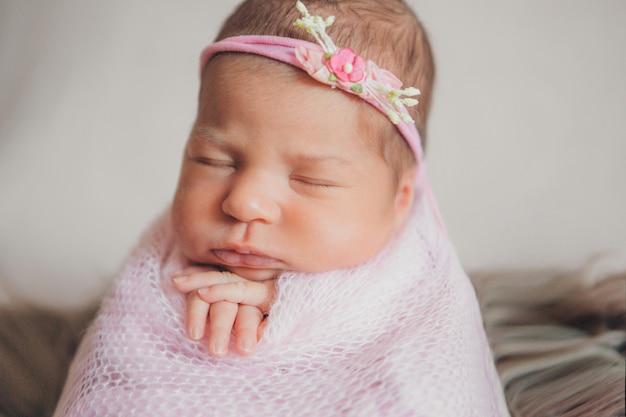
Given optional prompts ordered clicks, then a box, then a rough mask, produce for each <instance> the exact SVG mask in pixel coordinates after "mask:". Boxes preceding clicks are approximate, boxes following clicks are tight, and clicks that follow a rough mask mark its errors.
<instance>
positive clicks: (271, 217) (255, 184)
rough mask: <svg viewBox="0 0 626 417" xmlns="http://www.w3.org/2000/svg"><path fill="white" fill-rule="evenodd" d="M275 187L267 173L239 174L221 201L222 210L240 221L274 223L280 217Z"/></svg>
mask: <svg viewBox="0 0 626 417" xmlns="http://www.w3.org/2000/svg"><path fill="white" fill-rule="evenodd" d="M275 194H276V187H275V184H272V181H271V180H270V178H268V176H267V175H265V176H264V175H258V174H254V173H250V174H245V175H241V177H240V178H238V179H237V181H236V182H235V183H234V184H233V186H232V188H231V189H230V191H229V193H228V195H227V196H226V198H225V199H224V201H223V202H222V210H223V211H224V213H226V214H227V215H228V216H230V217H233V218H235V219H237V220H239V221H240V222H243V223H249V222H252V221H260V222H263V223H268V224H270V223H274V222H275V221H276V220H278V218H279V217H280V206H279V204H278V201H277V198H276V195H275Z"/></svg>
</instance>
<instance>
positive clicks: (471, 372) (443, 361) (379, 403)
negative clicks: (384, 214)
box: [55, 198, 508, 417]
mask: <svg viewBox="0 0 626 417" xmlns="http://www.w3.org/2000/svg"><path fill="white" fill-rule="evenodd" d="M425 201H427V199H426V198H420V199H418V200H417V201H416V203H415V205H414V207H413V209H412V213H411V215H410V217H409V219H408V221H407V223H406V224H405V226H404V227H403V228H402V229H401V230H400V232H399V233H398V234H397V235H396V236H395V237H394V238H393V239H392V240H391V241H390V242H389V243H388V244H387V246H386V247H385V248H384V249H383V250H382V252H381V253H379V254H378V255H377V256H375V257H374V258H372V259H370V260H369V261H367V262H366V263H364V264H362V265H359V266H356V267H353V268H348V269H343V270H334V271H329V272H323V273H306V274H305V273H297V272H284V273H283V274H282V275H281V276H280V277H279V278H278V279H277V281H276V288H277V295H276V299H275V300H274V303H273V305H272V308H271V312H270V316H269V318H268V323H267V327H266V329H265V333H264V336H263V338H262V340H261V341H260V343H259V345H258V348H257V352H256V353H255V354H254V355H253V356H250V357H242V356H238V355H237V354H236V353H229V354H228V355H227V356H226V357H223V358H219V359H218V358H213V357H211V356H209V355H208V353H207V352H206V340H204V341H200V342H194V341H191V340H188V339H187V337H186V335H185V331H184V320H185V318H184V317H185V299H184V296H183V295H181V294H180V293H178V292H177V291H176V290H175V289H174V287H173V285H172V283H171V279H170V276H169V274H170V273H171V272H173V271H176V270H179V269H181V268H182V267H184V266H185V265H184V262H183V261H182V260H181V257H180V255H179V254H178V251H177V248H176V245H175V244H174V240H173V236H172V229H171V225H170V219H169V214H167V213H166V214H165V215H164V216H163V217H162V218H161V219H160V220H158V221H157V222H156V223H155V224H154V225H153V226H152V227H151V228H150V229H149V231H148V232H147V233H146V234H145V235H144V236H143V238H142V240H141V242H140V243H139V245H138V247H137V248H136V250H135V251H134V252H133V254H132V255H131V257H130V258H129V260H128V261H127V264H126V266H125V267H124V268H123V270H122V272H121V274H120V276H119V277H118V279H117V280H116V282H115V284H114V287H113V288H112V290H111V292H110V294H109V295H108V296H107V297H106V299H105V300H104V302H103V304H102V307H101V310H100V312H99V314H98V316H97V318H96V320H95V321H94V323H93V325H92V326H91V328H90V329H89V331H88V333H87V334H86V336H85V337H84V339H83V342H82V344H81V347H80V348H79V351H78V353H77V355H76V357H75V360H74V363H73V365H72V368H71V370H70V373H69V377H68V381H67V383H66V386H65V389H64V392H63V395H62V398H61V400H60V402H59V404H58V407H57V410H56V413H55V416H58V417H61V416H76V417H78V416H80V417H89V416H98V417H104V416H130V415H133V416H151V417H154V416H177V417H183V416H200V415H211V416H237V417H242V416H256V417H258V416H285V415H297V416H335V415H353V416H377V415H384V416H436V417H440V416H454V417H462V416H467V417H470V416H475V417H489V416H506V415H508V412H507V411H506V405H505V402H504V398H503V395H502V391H501V386H500V383H499V380H498V376H497V374H496V372H495V368H494V365H493V362H492V357H491V353H490V350H489V346H488V344H487V339H486V337H485V333H484V329H483V325H482V321H481V316H480V311H479V308H478V304H477V301H476V297H475V293H474V290H473V288H472V286H471V284H470V282H469V280H468V278H467V276H466V275H465V273H464V272H463V270H462V269H461V267H460V265H459V262H458V260H457V258H456V255H455V253H454V250H453V248H452V246H451V245H450V243H449V241H448V239H447V237H446V235H445V233H444V232H442V230H441V227H440V226H439V225H438V222H437V220H436V219H435V216H434V215H433V213H432V212H431V210H430V206H429V205H428V203H427V202H425ZM231 351H233V352H234V349H231Z"/></svg>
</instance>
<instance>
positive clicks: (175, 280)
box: [172, 275, 187, 284]
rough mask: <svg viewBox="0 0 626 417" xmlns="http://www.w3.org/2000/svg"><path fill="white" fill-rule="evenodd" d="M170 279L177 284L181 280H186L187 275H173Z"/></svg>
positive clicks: (180, 282)
mask: <svg viewBox="0 0 626 417" xmlns="http://www.w3.org/2000/svg"><path fill="white" fill-rule="evenodd" d="M172 281H174V282H175V283H177V284H182V283H183V282H185V281H187V275H181V276H179V277H177V276H173V277H172Z"/></svg>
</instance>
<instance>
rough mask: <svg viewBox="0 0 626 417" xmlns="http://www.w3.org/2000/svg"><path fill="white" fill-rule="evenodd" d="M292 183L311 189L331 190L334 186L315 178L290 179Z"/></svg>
mask: <svg viewBox="0 0 626 417" xmlns="http://www.w3.org/2000/svg"><path fill="white" fill-rule="evenodd" d="M292 181H297V182H298V183H299V184H302V185H304V186H307V187H312V188H332V187H334V186H335V185H334V184H332V183H329V182H328V181H323V180H318V179H315V178H305V177H294V178H292Z"/></svg>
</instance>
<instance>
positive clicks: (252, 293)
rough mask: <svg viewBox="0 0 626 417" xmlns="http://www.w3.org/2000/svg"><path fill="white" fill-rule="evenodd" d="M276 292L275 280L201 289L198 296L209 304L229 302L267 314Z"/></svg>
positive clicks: (235, 283)
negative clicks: (256, 308)
mask: <svg viewBox="0 0 626 417" xmlns="http://www.w3.org/2000/svg"><path fill="white" fill-rule="evenodd" d="M275 291H276V290H275V286H274V280H269V281H262V282H254V281H243V282H233V283H229V284H221V285H214V286H211V287H204V288H200V289H199V290H198V295H199V296H200V298H202V299H203V300H204V301H206V302H207V303H215V302H218V301H222V300H228V301H230V302H233V303H239V304H247V305H250V306H255V307H259V308H260V309H261V310H262V311H263V312H267V311H268V310H269V307H270V304H271V302H272V300H273V298H274V293H275Z"/></svg>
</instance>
